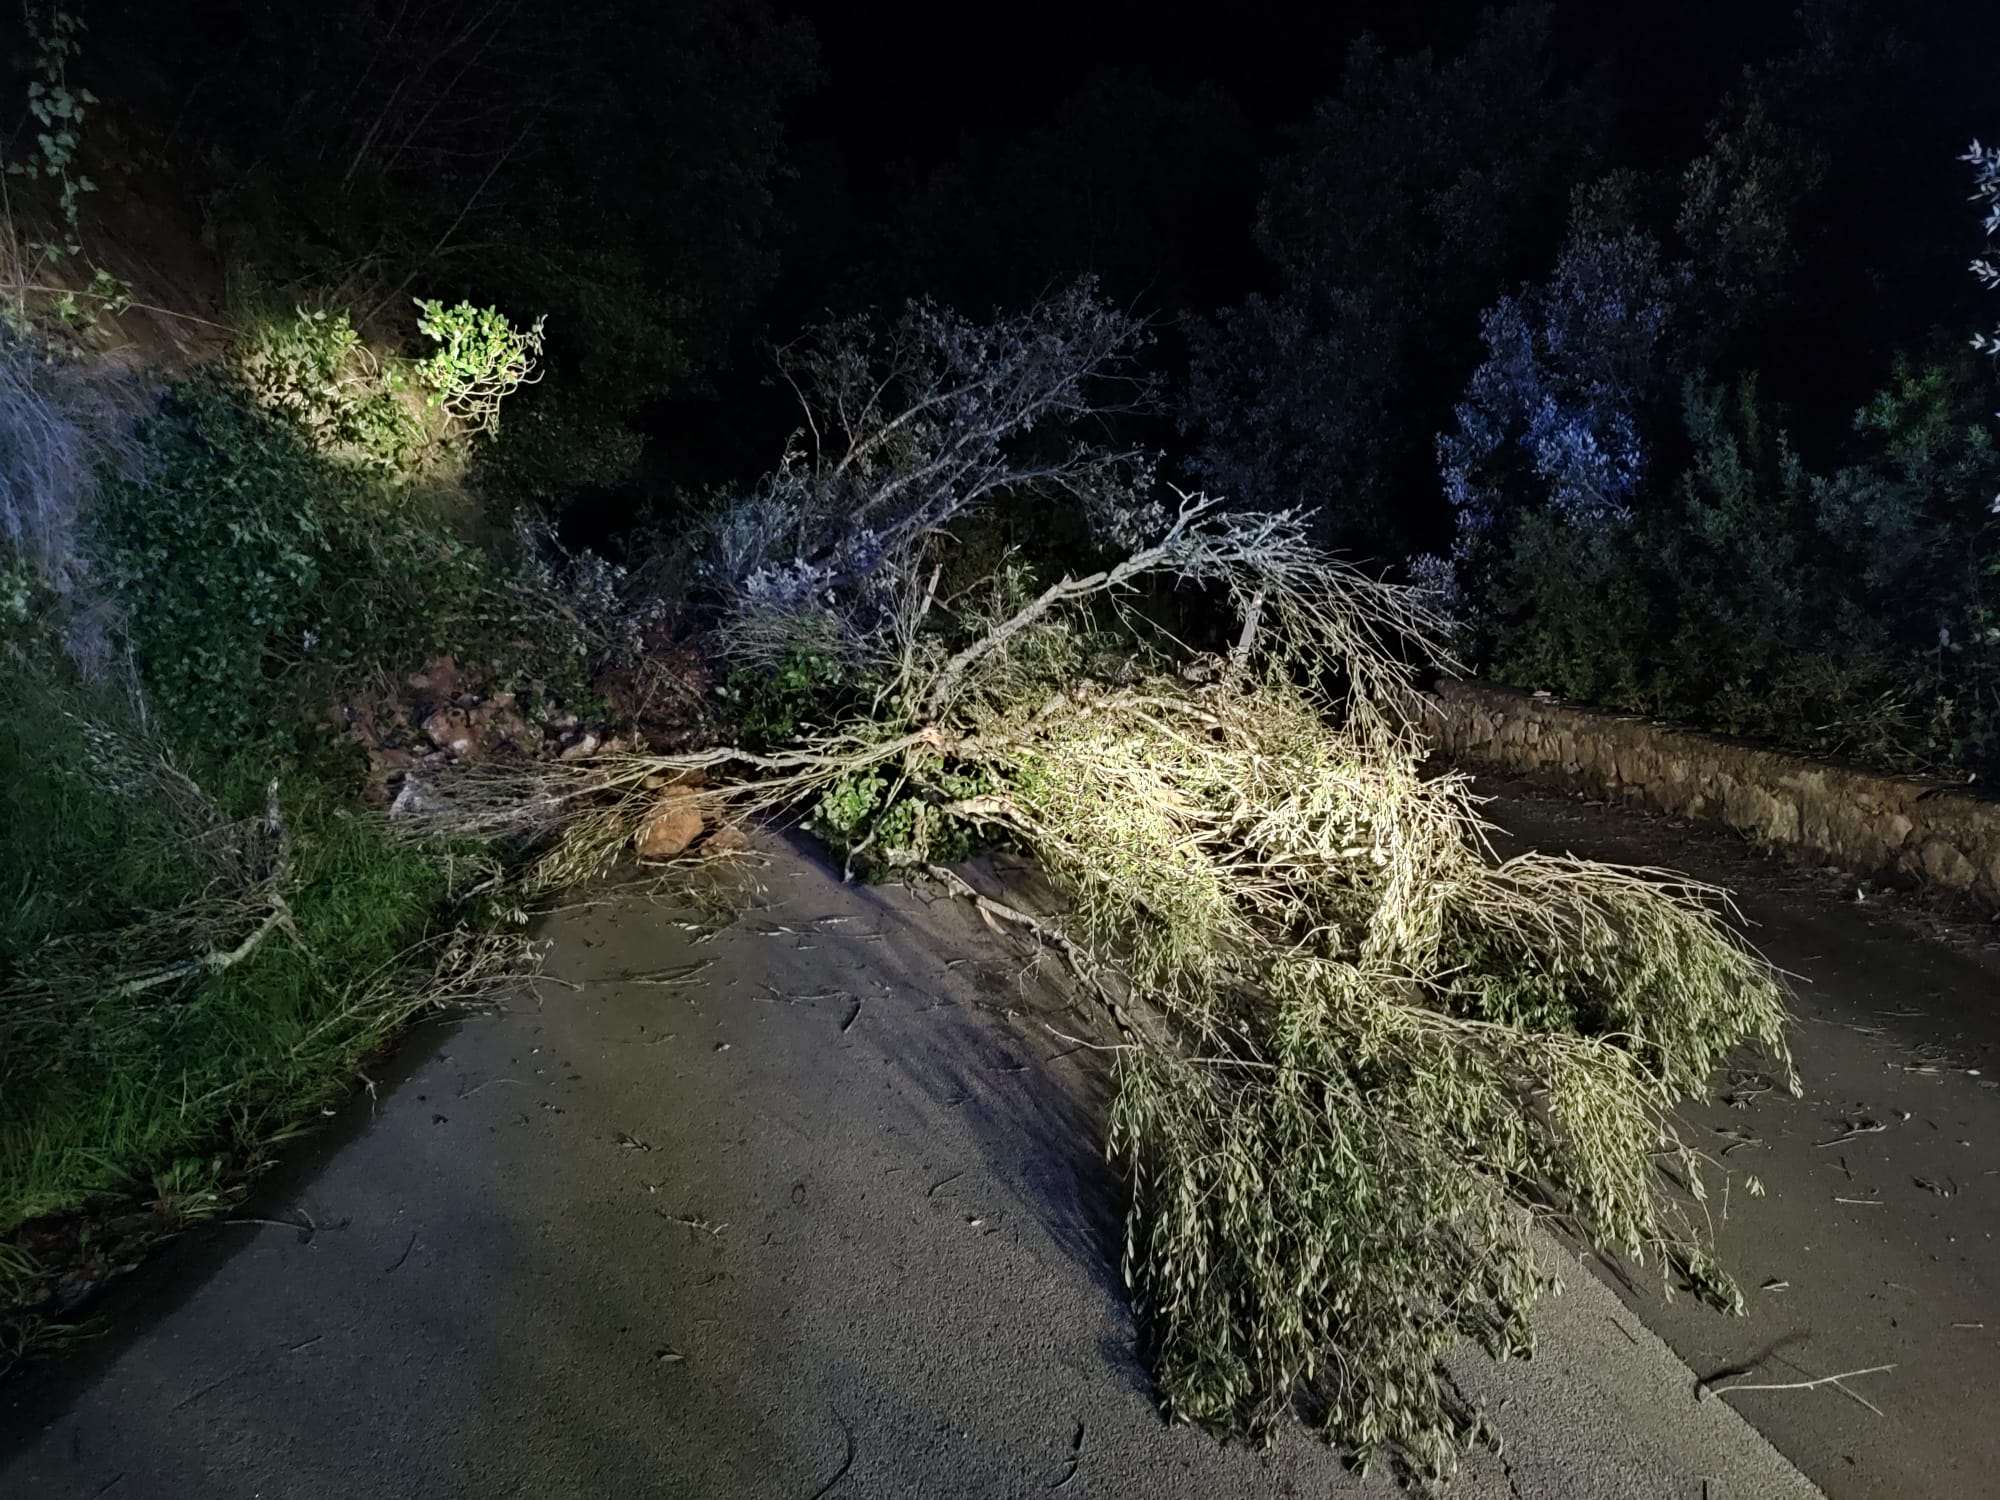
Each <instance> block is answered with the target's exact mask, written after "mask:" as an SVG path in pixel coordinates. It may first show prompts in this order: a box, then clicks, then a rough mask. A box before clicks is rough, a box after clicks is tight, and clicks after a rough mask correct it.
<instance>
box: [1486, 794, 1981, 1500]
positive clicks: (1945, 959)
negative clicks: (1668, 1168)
mask: <svg viewBox="0 0 2000 1500" xmlns="http://www.w3.org/2000/svg"><path fill="white" fill-rule="evenodd" d="M1486 789H1487V790H1488V791H1490V792H1494V793H1497V794H1498V800H1496V801H1495V802H1494V803H1493V804H1492V806H1491V807H1490V808H1489V809H1488V815H1489V816H1490V817H1492V818H1493V819H1494V820H1495V821H1496V822H1497V823H1499V824H1500V825H1501V826H1503V827H1504V828H1506V829H1507V830H1508V831H1509V834H1510V837H1509V838H1508V839H1507V840H1505V841H1503V842H1504V843H1505V844H1506V845H1507V846H1509V847H1522V846H1525V845H1537V846H1539V847H1541V848H1543V849H1547V850H1556V851H1563V850H1567V851H1569V852H1573V853H1576V854H1579V855H1583V856H1586V857H1590V858H1597V859H1611V860H1617V861H1620V862H1623V863H1629V864H1647V865H1664V866H1669V867H1672V868H1674V869H1678V870H1681V871H1684V872H1685V873H1687V874H1690V875H1693V876H1697V877H1699V878H1702V879H1706V880H1709V881H1711V882H1715V883H1719V884H1722V885H1725V886H1728V887H1729V888H1730V889H1732V890H1733V891H1734V892H1735V893H1736V896H1737V900H1738V903H1739V905H1740V906H1741V908H1742V910H1743V914H1744V916H1745V917H1746V918H1747V919H1748V920H1749V922H1750V923H1751V936H1752V938H1753V940H1754V941H1755V942H1756V943H1757V945H1758V946H1759V947H1760V948H1761V949H1763V951H1764V952H1765V953H1766V954H1767V955H1768V956H1769V957H1770V958H1771V959H1772V960H1773V961H1774V962H1776V963H1777V964H1778V965H1779V966H1780V967H1782V968H1784V969H1786V970H1788V971H1789V972H1790V973H1791V974H1793V975H1794V976H1796V990H1797V997H1798V998H1797V1004H1796V1007H1795V1015H1796V1017H1797V1020H1798V1025H1797V1027H1796V1029H1795V1031H1794V1033H1793V1037H1792V1052H1793V1055H1794V1057H1795V1059H1796V1061H1797V1064H1798V1070H1799V1074H1800V1078H1801V1081H1802V1083H1803V1085H1804V1089H1805V1094H1804V1097H1803V1098H1801V1099H1796V1100H1794V1099H1790V1098H1787V1097H1786V1096H1785V1095H1784V1094H1783V1093H1782V1092H1780V1091H1778V1090H1775V1089H1766V1088H1765V1085H1766V1084H1768V1083H1769V1081H1770V1080H1768V1079H1765V1078H1760V1077H1758V1076H1757V1075H1756V1074H1755V1073H1754V1072H1748V1071H1740V1072H1735V1073H1731V1074H1728V1075H1726V1076H1724V1077H1723V1078H1720V1079H1717V1080H1716V1095H1717V1098H1716V1101H1715V1102H1714V1103H1713V1104H1711V1105H1709V1106H1706V1107H1702V1108H1697V1109H1692V1110H1689V1111H1687V1117H1688V1119H1689V1120H1690V1121H1691V1123H1692V1126H1693V1133H1694V1134H1696V1135H1700V1136H1704V1137H1705V1144H1706V1146H1707V1148H1708V1149H1709V1150H1710V1151H1712V1152H1714V1153H1716V1154H1717V1155H1718V1156H1721V1155H1723V1153H1727V1156H1726V1164H1727V1165H1728V1166H1730V1167H1732V1168H1740V1169H1741V1171H1742V1172H1743V1173H1746V1174H1755V1175H1756V1176H1758V1177H1759V1178H1761V1180H1762V1181H1763V1183H1764V1185H1765V1189H1766V1192H1765V1196H1763V1197H1761V1198H1756V1197H1750V1196H1748V1195H1746V1194H1745V1193H1743V1192H1742V1191H1741V1188H1740V1184H1739V1186H1738V1188H1737V1189H1736V1190H1735V1191H1732V1193H1731V1194H1730V1196H1729V1198H1728V1199H1727V1201H1726V1202H1718V1203H1717V1204H1715V1227H1716V1232H1717V1233H1716V1238H1717V1244H1718V1247H1719V1249H1720V1251H1721V1254H1722V1259H1723V1262H1724V1264H1726V1265H1727V1266H1728V1267H1729V1268H1730V1269H1731V1270H1732V1271H1733V1272H1734V1273H1735V1275H1736V1276H1737V1278H1738V1280H1739V1281H1740V1282H1741V1283H1742V1285H1743V1287H1744V1289H1745V1291H1746V1293H1747V1295H1748V1297H1749V1315H1748V1316H1747V1317H1744V1318H1740V1319H1733V1318H1718V1317H1715V1316H1713V1315H1711V1314H1709V1313H1706V1312H1704V1311H1703V1310H1701V1309H1700V1308H1697V1307H1694V1306H1692V1305H1691V1304H1690V1303H1689V1302H1688V1300H1687V1299H1681V1300H1680V1301H1678V1302H1676V1303H1674V1304H1670V1305H1663V1304H1662V1303H1661V1301H1660V1299H1659V1297H1658V1295H1657V1291H1656V1287H1657V1282H1656V1281H1647V1282H1644V1283H1643V1284H1642V1285H1641V1286H1640V1287H1639V1288H1638V1290H1637V1292H1636V1294H1635V1293H1634V1292H1631V1291H1627V1290H1626V1289H1624V1288H1622V1287H1621V1288H1620V1290H1621V1294H1622V1295H1624V1297H1625V1300H1626V1301H1627V1303H1628V1305H1630V1306H1631V1307H1632V1308H1633V1309H1634V1310H1635V1311H1636V1312H1637V1313H1638V1314H1639V1315H1640V1316H1642V1317H1643V1318H1644V1319H1645V1321H1646V1322H1647V1324H1648V1325H1649V1326H1650V1327H1652V1328H1654V1329H1656V1330H1657V1331H1658V1332H1659V1333H1660V1334H1661V1335H1662V1336H1663V1337H1664V1338H1665V1339H1666V1340H1667V1342H1668V1343H1669V1344H1671V1345H1672V1346H1673V1348H1674V1349H1675V1350H1676V1351H1677V1352H1678V1353H1679V1355H1680V1356H1681V1358H1682V1359H1684V1360H1685V1361H1686V1362H1687V1363H1688V1364H1689V1365H1690V1366H1691V1367H1693V1368H1694V1370H1695V1371H1696V1372H1697V1373H1699V1374H1702V1375H1715V1374H1719V1373H1720V1372H1725V1371H1733V1370H1739V1369H1743V1370H1754V1371H1755V1372H1756V1373H1755V1374H1745V1375H1743V1376H1742V1377H1740V1378H1741V1379H1743V1380H1745V1381H1756V1382H1760V1383H1769V1384H1786V1383H1791V1382H1797V1381H1804V1380H1812V1379H1818V1378H1820V1377H1823V1376H1827V1375H1832V1374H1837V1373H1839V1372H1841V1371H1845V1370H1860V1369H1866V1368H1868V1367H1870V1366H1876V1365H1894V1366H1895V1368H1894V1369H1892V1370H1887V1371H1882V1372H1880V1373H1877V1374H1873V1375H1868V1376H1862V1377H1857V1378H1856V1379H1854V1380H1851V1381H1848V1382H1846V1385H1847V1387H1848V1390H1849V1391H1851V1392H1852V1393H1853V1395H1849V1394H1846V1393H1844V1392H1843V1391H1841V1390H1840V1389H1838V1388H1835V1387H1830V1386H1820V1387H1817V1388H1814V1389H1809V1390H1788V1391H1769V1392H1745V1393H1744V1394H1742V1395H1741V1396H1738V1397H1733V1398H1731V1399H1732V1400H1733V1402H1734V1404H1735V1405H1736V1406H1737V1407H1738V1409H1740V1410H1741V1411H1742V1412H1743V1414H1744V1415H1745V1416H1746V1417H1748V1418H1749V1419H1750V1420H1751V1421H1752V1422H1754V1423H1755V1424H1756V1425H1757V1427H1758V1428H1759V1429H1760V1430H1761V1431H1762V1432H1763V1433H1764V1434H1765V1435H1766V1436H1768V1437H1769V1438H1770V1439H1771V1441H1772V1442H1773V1443H1774V1444H1775V1445H1776V1446H1777V1447H1778V1448H1779V1450H1780V1451H1782V1452H1783V1453H1784V1454H1785V1455H1786V1456H1787V1457H1788V1458H1790V1459H1791V1460H1792V1462H1793V1463H1795V1464H1797V1465H1798V1466H1799V1468H1800V1469H1802V1470H1804V1471H1805V1473H1806V1474H1808V1475H1809V1476H1811V1477H1812V1478H1813V1479H1814V1480H1815V1481H1816V1482H1817V1483H1818V1484H1819V1485H1820V1486H1822V1488H1823V1489H1824V1490H1825V1491H1826V1493H1827V1494H1828V1495H1830V1496H1832V1497H1834V1500H1968V1497H1973V1496H2000V1245H1996V1242H1995V1235H1996V1234H2000V929H1996V928H1994V927H1992V926H1990V925H1989V926H1987V927H1985V928H1983V929H1979V928H1970V927H1966V926H1950V925H1947V924H1944V923H1941V922H1939V921H1937V920H1934V919H1930V918H1927V917H1925V916H1924V914H1923V911H1922V908H1920V907H1918V906H1916V905H1915V904H1914V903H1912V902H1911V901H1908V900H1906V899H1902V898H1897V897H1894V896H1889V895H1884V894H1882V893H1879V892H1869V893H1866V896H1865V899H1861V900H1857V899H1856V895H1857V887H1856V886H1855V885H1854V884H1853V883H1852V882H1851V881H1848V880H1844V879H1842V878H1840V877H1838V876H1837V875H1833V874H1831V873H1816V872H1809V871H1802V870H1800V869H1798V868H1796V867H1795V866H1792V865H1790V864H1788V863H1787V862H1785V861H1783V860H1781V859H1779V858H1778V857H1776V856H1775V855H1771V854H1768V853H1761V852H1759V851H1758V850H1756V849H1754V848H1753V847H1751V846H1750V845H1748V844H1746V843H1744V842H1743V841H1742V840H1741V839H1738V838H1736V837H1734V836H1733V835H1729V834H1727V833H1724V832H1721V831H1718V830H1715V829H1713V828H1701V827H1696V826H1693V825H1688V824H1678V823H1672V822H1668V821H1666V820H1663V819H1653V818H1642V817H1639V816H1637V815H1635V814H1633V813H1630V812H1626V811H1624V810H1614V809H1609V808H1605V807H1602V806H1598V805H1593V804H1589V803H1585V802H1581V801H1576V800H1571V799H1561V798H1556V797H1551V796H1547V795H1544V794H1537V793H1535V792H1534V791H1532V789H1530V788H1527V787H1526V786H1524V785H1523V784H1521V783H1518V782H1505V783H1495V784H1492V785H1489V786H1487V788H1486ZM1614 1284H1615V1281H1614ZM1856 1398H1859V1399H1856ZM1862 1401H1866V1402H1867V1403H1868V1405H1866V1406H1864V1405H1863V1404H1862ZM1871 1408H1873V1409H1871Z"/></svg>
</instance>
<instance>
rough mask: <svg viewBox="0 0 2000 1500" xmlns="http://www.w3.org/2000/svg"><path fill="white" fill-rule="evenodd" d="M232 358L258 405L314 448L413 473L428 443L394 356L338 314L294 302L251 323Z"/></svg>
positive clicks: (398, 472) (394, 472)
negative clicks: (378, 350) (282, 418)
mask: <svg viewBox="0 0 2000 1500" xmlns="http://www.w3.org/2000/svg"><path fill="white" fill-rule="evenodd" d="M233 363H234V365H235V368H236V371H237V372H238V374H239V375H240V378H241V381H242V384H243V386H244V388H245V389H246V390H247V391H248V392H249V393H250V394H251V395H253V396H254V397H255V398H256V399H257V401H258V402H259V404H261V405H263V406H265V407H268V408H269V409H271V410H273V411H278V412H283V413H284V414H285V415H286V416H287V417H289V418H290V419H291V420H292V421H293V422H294V423H296V424H297V426H298V429H299V430H300V431H301V432H302V433H303V434H304V435H305V437H306V439H307V440H308V441H309V442H310V443H311V444H312V446H313V447H314V448H315V449H317V450H318V451H319V452H321V453H323V454H325V455H326V456H328V457H329V458H333V459H337V460H340V461H342V462H347V463H353V464H358V465H361V466H365V467H367V468H371V469H375V470H378V471H380V472H381V473H384V474H389V475H396V476H407V475H409V474H411V473H413V472H414V471H415V470H416V469H417V467H418V465H419V459H420V456H421V454H422V452H423V449H424V447H425V444H426V442H427V440H428V434H426V432H425V431H424V428H423V426H422V424H421V423H420V422H419V421H418V420H417V418H416V416H415V414H414V412H413V410H412V407H411V404H410V403H409V402H408V401H407V400H406V399H405V395H406V392H407V391H408V389H409V383H408V381H407V379H406V378H405V376H404V375H403V372H402V371H401V369H399V368H398V366H397V364H396V363H395V362H394V361H385V360H383V359H381V358H380V357H378V356H377V355H376V354H375V353H374V352H373V351H372V350H370V349H369V347H368V345H367V343H366V341H365V340H363V338H362V337H361V334H360V332H359V331H358V330H356V328H355V327H354V325H353V323H352V322H351V321H350V320H349V318H348V315H347V314H346V313H344V312H339V311H335V310H333V309H330V308H323V307H322V308H307V307H299V308H296V309H294V310H293V311H292V312H291V313H289V314H285V315H281V316H275V317H266V318H259V319H256V320H254V321H253V322H252V323H251V325H250V328H249V329H248V331H247V332H246V333H245V335H244V336H243V338H242V339H241V340H240V341H239V343H238V344H237V347H236V349H235V351H234V358H233Z"/></svg>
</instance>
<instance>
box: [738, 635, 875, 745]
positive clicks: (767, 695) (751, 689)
mask: <svg viewBox="0 0 2000 1500" xmlns="http://www.w3.org/2000/svg"><path fill="white" fill-rule="evenodd" d="M846 685H847V671H846V668H844V667H843V666H842V665H841V663H840V662H839V661H838V660H836V659H835V658H834V657H831V656H828V655H825V654H824V653H822V652H818V651H807V650H803V649H797V648H795V649H793V650H791V651H789V652H787V653H786V654H785V655H784V656H783V657H781V658H780V659H779V660H778V661H776V662H773V663H770V664H768V665H765V664H758V665H756V666H738V667H733V668H731V669H730V673H729V676H728V677H727V678H726V679H724V681H723V683H722V685H721V687H719V688H718V689H717V690H716V694H717V696H718V697H720V698H721V699H722V701H723V702H724V703H725V704H726V705H728V707H729V709H730V711H731V712H732V713H733V715H734V716H735V719H736V727H737V733H738V735H739V743H741V744H743V745H745V746H747V747H748V748H750V749H752V750H769V749H773V748H776V747H780V746H785V745H789V744H790V743H791V742H792V741H794V740H796V739H798V738H799V736H800V735H801V734H802V733H804V732H805V730H807V729H808V728H810V727H811V726H812V725H813V724H815V723H825V722H828V719H829V711H830V710H831V709H832V708H833V707H834V706H835V705H836V704H837V702H838V697H839V694H840V691H841V689H842V688H843V687H845V686H846Z"/></svg>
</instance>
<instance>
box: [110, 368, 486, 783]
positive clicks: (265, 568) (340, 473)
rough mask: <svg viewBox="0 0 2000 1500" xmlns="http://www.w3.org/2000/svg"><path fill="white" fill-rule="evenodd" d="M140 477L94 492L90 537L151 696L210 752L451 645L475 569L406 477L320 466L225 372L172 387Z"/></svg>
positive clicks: (286, 723)
mask: <svg viewBox="0 0 2000 1500" xmlns="http://www.w3.org/2000/svg"><path fill="white" fill-rule="evenodd" d="M142 436H143V441H144V444H145V449H146V454H147V458H148V462H149V464H150V467H151V476H150V478H149V479H148V480H147V481H146V482H145V483H134V482H129V481H128V482H117V483H113V484H111V485H109V486H107V488H106V489H105V492H104V495H103V498H102V501H101V507H100V509H101V514H100V516H99V518H98V522H97V526H96V528H95V545H96V550H97V553H98V555H99V557H100V558H101V559H102V564H103V567H104V571H105V576H106V578H107V580H108V582H109V583H110V585H111V586H112V587H113V589H114V590H115V591H116V593H117V595H118V596H119V598H120V599H122V600H123V601H124V603H125V605H126V607H127V610H128V614H129V627H128V628H129V634H130V641H131V646H132V651H133V657H134V660H135V662H136V663H137V665H138V667H139V669H140V671H141V673H142V674H143V676H144V678H145V680H146V682H147V684H148V685H149V686H150V688H151V690H152V692H153V694H154V696H155V698H156V700H157V702H158V705H159V707H160V708H161V710H162V711H163V712H164V713H165V714H166V715H167V716H168V717H169V718H170V719H171V720H172V722H173V724H174V726H175V728H176V730H177V731H178V732H180V733H182V734H184V735H186V736H187V737H188V740H189V742H190V743H192V744H199V745H201V746H203V747H205V748H208V749H211V750H217V749H226V748H228V747H230V746H232V745H235V744H238V743H242V742H246V741H268V740H269V739H270V738H271V737H272V736H273V735H277V736H280V737H283V736H286V735H288V734H289V732H290V731H291V729H292V728H293V727H294V726H295V725H297V724H298V723H299V722H301V720H302V717H303V715H304V714H305V713H307V712H314V711H317V709H318V708H319V707H321V706H323V704H324V703H325V701H326V699H327V698H328V697H329V696H330V695H331V694H332V693H333V692H334V691H335V690H336V689H337V688H338V687H340V686H342V685H345V684H348V683H351V682H353V681H355V680H357V679H358V678H359V677H361V676H362V675H365V674H366V673H367V672H369V671H371V670H373V669H374V668H376V667H379V666H385V665H395V664H399V663H408V664H412V665H414V664H415V663H416V662H418V661H421V660H423V659H425V658H427V657H429V656H433V655H435V654H437V653H438V652H439V651H441V650H445V649H450V648H453V647H462V646H463V644H464V643H465V641H466V640H467V638H468V637H469V636H470V635H471V634H472V633H473V632H474V631H475V630H477V629H479V628H481V626H482V622H483V621H485V620H486V619H487V618H488V616H489V615H490V612H491V609H492V605H491V601H490V594H489V590H488V577H487V569H486V566H485V564H484V561H483V559H482V558H481V556H480V554H479V553H478V552H477V551H476V550H475V549H474V548H472V547H471V546H470V545H469V544H467V543H465V542H463V541H461V540H459V539H458V538H456V537H455V536H453V534H452V533H451V531H450V530H449V528H448V527H447V526H445V525H444V524H443V522H442V520H441V519H440V518H439V517H438V516H437V515H436V513H435V512H434V510H432V508H431V505H430V501H429V500H428V497H427V496H426V494H425V493H424V492H423V491H422V490H421V489H410V488H406V487H403V486H397V485H385V484H384V483H382V482H381V481H380V480H379V479H377V478H375V477H373V476H372V475H371V474H369V473H368V472H365V471H361V470H356V469H354V468H350V467H346V466H343V465H340V464H337V463H330V462H329V461H327V459H325V458H324V457H323V456H322V455H321V454H320V453H319V452H318V451H317V450H316V449H315V448H314V447H313V445H312V444H311V442H310V441H309V440H308V438H307V434H306V432H305V431H304V430H303V429H302V428H301V427H300V426H299V425H298V424H297V423H296V422H295V421H293V420H291V419H290V418H289V417H287V416H284V415H280V414H278V413H273V412H270V411H267V410H265V409H263V408H262V407H260V405H259V404H258V403H257V402H256V401H255V400H254V399H252V398H251V397H250V396H248V395H247V394H246V393H245V392H243V391H242V390H241V389H240V388H238V387H236V386H233V385H231V384H230V383H229V382H227V381H226V380H224V379H220V378H217V377H213V376H204V377H200V378H197V379H195V380H192V381H189V382H187V383H185V384H182V385H180V386H177V387H175V388H174V389H172V390H171V391H170V392H169V393H168V394H167V395H166V397H165V398H164V399H163V401H162V403H161V405H160V408H159V410H158V412H157V413H156V414H155V415H154V416H153V417H152V418H150V419H149V420H148V421H147V422H146V424H145V426H144V429H143V434H142Z"/></svg>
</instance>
